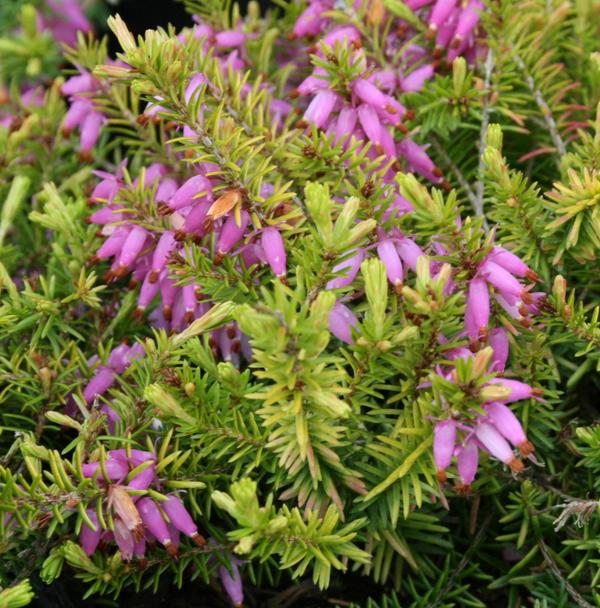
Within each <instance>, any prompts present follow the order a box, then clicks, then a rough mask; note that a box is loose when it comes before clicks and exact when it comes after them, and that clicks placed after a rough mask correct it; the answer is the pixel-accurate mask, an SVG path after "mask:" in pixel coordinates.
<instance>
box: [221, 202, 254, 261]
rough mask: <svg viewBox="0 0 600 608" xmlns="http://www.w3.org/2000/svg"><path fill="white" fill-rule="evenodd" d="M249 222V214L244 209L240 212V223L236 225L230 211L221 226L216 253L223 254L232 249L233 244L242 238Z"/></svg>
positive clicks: (233, 215)
mask: <svg viewBox="0 0 600 608" xmlns="http://www.w3.org/2000/svg"><path fill="white" fill-rule="evenodd" d="M249 222H250V215H249V214H248V212H247V211H246V210H245V209H242V212H241V224H239V225H238V223H237V220H236V218H235V214H234V213H231V214H230V215H229V217H228V218H227V220H226V221H225V224H223V228H221V234H220V235H219V242H218V243H217V254H218V255H224V254H225V253H228V252H229V251H231V249H233V247H234V246H235V244H236V243H237V242H238V241H239V240H240V239H241V238H242V236H243V235H244V232H245V231H246V227H247V226H248V223H249Z"/></svg>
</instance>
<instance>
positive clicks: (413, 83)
mask: <svg viewBox="0 0 600 608" xmlns="http://www.w3.org/2000/svg"><path fill="white" fill-rule="evenodd" d="M434 73H435V70H434V67H433V65H431V64H430V63H427V64H425V65H423V66H421V67H420V68H417V69H416V70H413V71H412V72H411V73H410V74H409V75H408V76H403V77H402V78H401V79H400V86H401V87H402V90H403V91H405V92H407V93H409V92H412V91H420V90H421V89H422V88H423V87H424V86H425V82H427V80H429V79H430V78H432V77H433V75H434Z"/></svg>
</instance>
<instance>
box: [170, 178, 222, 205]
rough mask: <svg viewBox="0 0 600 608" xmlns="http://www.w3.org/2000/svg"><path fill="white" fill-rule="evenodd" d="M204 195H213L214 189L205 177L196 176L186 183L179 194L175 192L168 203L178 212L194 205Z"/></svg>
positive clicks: (179, 190) (178, 191)
mask: <svg viewBox="0 0 600 608" xmlns="http://www.w3.org/2000/svg"><path fill="white" fill-rule="evenodd" d="M202 193H206V194H209V193H212V187H211V185H210V182H209V181H208V179H207V178H206V177H204V175H195V176H194V177H190V179H188V180H187V181H186V182H184V184H183V185H182V186H181V187H180V188H179V189H178V190H177V192H175V194H174V195H173V196H172V198H171V200H170V201H169V202H168V206H169V207H170V208H171V209H173V211H177V209H182V208H183V207H187V206H188V205H191V204H192V203H194V202H195V201H196V197H197V196H198V195H199V194H202Z"/></svg>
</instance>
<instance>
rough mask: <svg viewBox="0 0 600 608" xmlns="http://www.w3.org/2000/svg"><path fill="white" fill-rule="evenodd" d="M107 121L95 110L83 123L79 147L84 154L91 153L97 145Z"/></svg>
mask: <svg viewBox="0 0 600 608" xmlns="http://www.w3.org/2000/svg"><path fill="white" fill-rule="evenodd" d="M105 120H106V119H105V118H104V116H103V115H102V114H100V112H96V111H95V110H94V111H92V112H90V113H89V114H87V115H86V117H85V119H84V120H83V122H82V123H81V134H80V137H79V147H80V149H81V151H82V152H88V153H89V152H90V150H91V149H92V148H93V147H94V146H95V145H96V142H97V141H98V138H99V137H100V130H101V129H102V125H103V124H104V122H105Z"/></svg>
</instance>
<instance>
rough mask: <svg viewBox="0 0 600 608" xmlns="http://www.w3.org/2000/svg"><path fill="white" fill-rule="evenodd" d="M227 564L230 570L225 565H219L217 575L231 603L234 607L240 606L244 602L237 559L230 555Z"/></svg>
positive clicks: (238, 607)
mask: <svg viewBox="0 0 600 608" xmlns="http://www.w3.org/2000/svg"><path fill="white" fill-rule="evenodd" d="M229 565H230V568H231V571H229V570H228V569H227V568H226V567H225V566H219V577H220V578H221V583H222V584H223V588H224V589H225V592H226V593H227V595H228V596H229V599H230V600H231V602H232V604H233V605H234V607H235V608H241V606H242V605H243V604H244V588H243V585H242V577H241V576H240V571H239V569H238V561H237V560H236V559H235V558H234V557H232V558H230V561H229Z"/></svg>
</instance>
